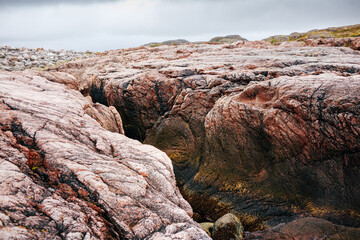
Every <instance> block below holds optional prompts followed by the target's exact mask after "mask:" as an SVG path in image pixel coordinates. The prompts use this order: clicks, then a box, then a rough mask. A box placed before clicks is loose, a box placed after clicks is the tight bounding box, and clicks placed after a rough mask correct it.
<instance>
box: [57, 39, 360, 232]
mask: <svg viewBox="0 0 360 240" xmlns="http://www.w3.org/2000/svg"><path fill="white" fill-rule="evenodd" d="M359 56H360V54H359V52H358V51H355V50H352V49H350V48H347V47H328V46H315V47H304V46H303V45H302V44H301V43H291V42H290V43H286V44H282V45H280V46H274V45H271V44H269V43H266V42H261V41H257V42H238V43H233V44H222V45H207V44H187V45H186V46H181V45H179V46H160V47H157V48H147V47H140V48H136V49H128V50H117V51H110V52H109V53H107V55H105V56H103V57H99V58H97V59H86V60H81V61H78V62H76V63H68V64H65V65H61V66H56V67H54V68H52V71H62V72H67V73H69V74H72V75H74V76H75V77H76V78H77V79H78V81H79V90H81V92H82V93H84V94H90V95H91V96H92V97H93V99H94V100H95V101H96V102H100V103H103V104H107V105H109V106H114V107H115V108H116V109H117V110H118V111H119V113H120V115H121V117H122V119H123V122H124V130H125V133H126V134H127V135H128V136H131V137H133V138H137V139H140V140H144V141H145V143H149V144H152V145H154V146H156V147H158V148H160V149H162V150H164V151H165V152H166V153H167V154H168V155H169V156H170V157H171V159H172V160H173V163H174V170H175V173H176V176H177V180H178V182H179V183H180V185H182V186H183V187H184V189H185V191H189V192H196V193H200V194H204V193H206V194H207V196H209V197H213V198H216V199H219V200H222V201H224V202H227V203H229V204H230V205H229V208H230V209H233V210H236V211H238V212H246V213H250V214H253V215H254V216H258V217H259V218H262V219H264V220H266V221H267V224H269V225H270V226H275V225H276V224H277V223H279V222H283V221H289V220H293V219H294V218H296V217H297V216H299V215H301V214H309V215H315V216H319V217H323V218H326V219H329V220H331V221H333V222H336V223H341V224H346V225H349V226H360V218H359V216H360V215H359V210H360V206H359V205H358V203H359V202H360V199H359V196H360V194H359V191H360V180H359V177H358V176H359V159H360V146H359V141H357V139H358V137H359V132H360V131H359V129H360V122H359V121H360V120H359V114H360V112H359V111H360V109H359V97H358V93H359V92H360V75H359V73H360V67H359V66H360V58H359ZM193 204H196V203H193ZM214 212H216V211H214ZM210 217H211V216H210ZM209 220H212V221H215V220H216V219H209Z"/></svg>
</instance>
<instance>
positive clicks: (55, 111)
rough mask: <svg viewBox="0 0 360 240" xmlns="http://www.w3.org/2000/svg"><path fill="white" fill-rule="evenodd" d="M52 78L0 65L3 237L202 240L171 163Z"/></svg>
mask: <svg viewBox="0 0 360 240" xmlns="http://www.w3.org/2000/svg"><path fill="white" fill-rule="evenodd" d="M45 75H46V74H45ZM45 75H44V76H45ZM52 77H54V78H56V75H55V74H54V75H52ZM53 81H54V79H52V80H51V81H49V80H47V79H46V76H45V77H40V76H38V73H34V72H21V73H8V72H4V71H0V146H1V147H0V149H1V151H0V162H1V164H0V171H1V174H0V178H1V181H0V236H1V238H2V239H160V238H161V239H209V237H208V235H207V234H206V233H205V232H204V231H203V230H202V229H201V226H200V225H198V224H197V223H195V222H194V221H193V220H192V219H191V216H192V209H191V207H190V205H189V204H188V203H187V202H186V201H185V200H184V199H183V198H182V196H181V195H180V193H179V190H178V189H177V187H176V185H175V177H174V173H173V167H172V164H171V160H170V159H169V158H168V157H167V156H166V155H165V154H164V153H163V152H161V151H159V150H157V149H156V148H154V147H152V146H149V145H143V144H141V143H140V142H138V141H136V140H131V139H129V138H127V137H125V136H124V135H122V134H119V133H117V132H122V128H121V122H120V119H119V114H118V113H117V112H116V110H115V108H113V107H112V108H111V107H110V108H107V107H105V106H102V105H100V104H93V103H92V102H91V101H89V99H86V98H84V97H83V96H82V95H81V94H80V93H79V92H78V91H75V90H72V89H70V88H68V87H66V86H64V85H62V84H59V83H56V81H55V82H53ZM59 81H61V80H59ZM101 125H103V127H102V126H101ZM108 126H111V127H108ZM106 128H108V129H109V130H111V131H113V132H111V131H108V130H106Z"/></svg>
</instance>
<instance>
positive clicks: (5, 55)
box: [0, 46, 96, 71]
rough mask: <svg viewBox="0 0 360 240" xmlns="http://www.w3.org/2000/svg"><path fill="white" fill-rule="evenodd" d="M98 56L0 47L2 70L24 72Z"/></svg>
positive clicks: (72, 52)
mask: <svg viewBox="0 0 360 240" xmlns="http://www.w3.org/2000/svg"><path fill="white" fill-rule="evenodd" d="M94 56H96V53H95V52H91V51H86V52H76V51H74V50H66V51H65V50H61V51H56V50H53V49H48V50H46V49H43V48H37V49H31V48H16V47H9V46H0V69H1V70H6V71H22V70H25V69H39V68H45V67H50V66H53V65H56V64H58V63H64V62H69V61H74V60H77V59H84V58H89V57H94Z"/></svg>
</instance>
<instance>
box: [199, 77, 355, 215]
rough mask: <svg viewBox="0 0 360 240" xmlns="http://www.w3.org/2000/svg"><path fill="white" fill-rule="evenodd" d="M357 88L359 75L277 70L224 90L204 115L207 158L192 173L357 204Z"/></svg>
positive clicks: (263, 189) (285, 193)
mask: <svg viewBox="0 0 360 240" xmlns="http://www.w3.org/2000/svg"><path fill="white" fill-rule="evenodd" d="M334 86H336V87H334ZM359 91H360V75H354V76H351V77H340V76H338V75H336V74H330V73H327V74H320V75H317V76H302V77H279V78H275V79H272V80H269V81H263V82H261V83H253V84H249V85H248V87H247V88H246V89H245V90H244V91H242V92H240V93H236V94H232V95H229V96H227V97H223V98H222V99H221V100H219V101H217V102H216V104H215V106H214V107H213V109H212V110H211V111H210V112H209V113H208V114H207V116H206V120H205V131H206V140H205V152H206V153H205V155H204V159H206V160H207V163H206V165H203V166H201V167H200V170H199V175H198V177H199V178H200V179H202V180H203V181H204V179H205V178H208V180H210V179H211V178H212V177H210V176H209V175H208V174H209V169H212V171H213V173H212V174H214V175H217V176H218V178H220V179H221V178H223V179H226V178H231V179H232V180H233V181H237V182H238V183H243V188H244V189H243V191H246V188H249V189H252V190H253V191H254V190H255V189H256V190H260V189H261V190H260V191H261V192H263V193H265V192H267V193H271V194H273V196H276V198H280V195H281V196H282V197H283V198H285V196H286V198H288V199H290V198H292V197H293V196H294V195H296V196H303V198H310V199H311V201H312V202H315V203H316V204H319V205H323V206H326V205H331V206H334V207H336V208H337V207H339V208H354V209H360V205H359V200H360V199H358V196H360V182H359V181H358V179H357V177H356V176H357V175H358V174H359V173H360V169H359V165H358V160H359V159H360V151H359V150H360V142H359V141H357V138H358V134H359V130H360V117H359V116H360V108H358V107H357V106H358V105H359V103H360V99H359V98H358V96H357V95H358V94H357V93H358V92H359ZM222 146H227V147H226V148H223V147H222ZM225 172H226V173H227V174H226V175H224V174H223V173H225ZM235 179H236V180H235ZM205 181H206V180H205ZM220 182H221V180H219V184H221V183H220ZM277 186H281V187H280V188H278V187H277ZM350 186H351V187H350Z"/></svg>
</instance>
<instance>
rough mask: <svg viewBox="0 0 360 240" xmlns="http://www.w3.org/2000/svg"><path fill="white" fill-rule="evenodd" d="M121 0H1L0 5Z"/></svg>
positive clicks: (90, 2) (88, 2)
mask: <svg viewBox="0 0 360 240" xmlns="http://www.w3.org/2000/svg"><path fill="white" fill-rule="evenodd" d="M116 1H121V0H0V7H12V6H17V7H18V6H43V5H59V4H73V5H78V4H94V3H104V2H116Z"/></svg>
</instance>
